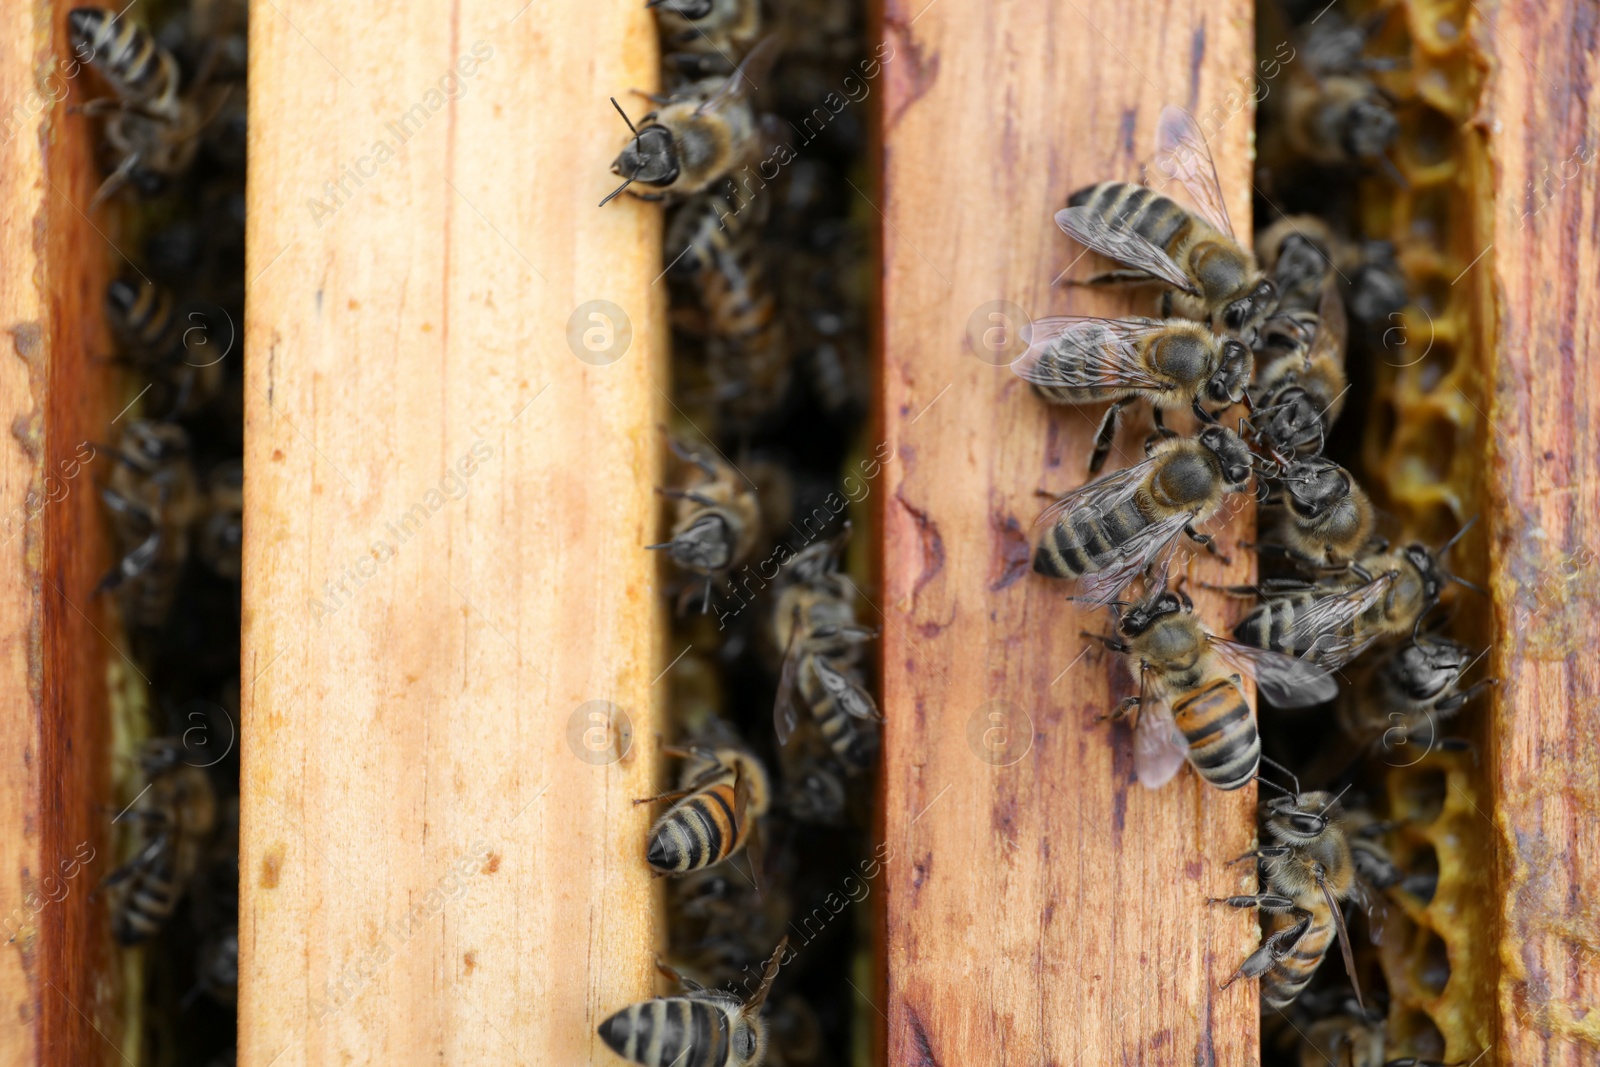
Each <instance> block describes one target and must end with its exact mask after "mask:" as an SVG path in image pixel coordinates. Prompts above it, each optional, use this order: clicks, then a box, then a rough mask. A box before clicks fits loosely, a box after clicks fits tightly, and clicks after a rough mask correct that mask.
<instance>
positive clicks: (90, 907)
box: [0, 4, 136, 1064]
mask: <svg viewBox="0 0 1600 1067" xmlns="http://www.w3.org/2000/svg"><path fill="white" fill-rule="evenodd" d="M65 21H66V7H65V6H62V7H60V8H59V9H56V8H54V7H53V6H52V5H29V4H7V5H4V6H0V25H3V27H4V32H3V35H0V36H3V39H4V41H5V44H4V49H5V61H4V62H0V247H3V248H4V249H5V250H6V254H5V260H4V265H3V267H0V324H3V328H4V329H5V331H6V333H7V335H8V336H7V337H6V338H5V343H6V345H7V347H8V350H9V352H10V353H11V354H10V356H8V357H6V358H4V359H3V360H0V418H3V420H4V425H5V428H6V432H5V434H4V436H3V438H0V614H3V622H0V635H3V636H0V686H3V688H4V692H5V693H6V694H7V695H8V698H9V700H8V706H7V712H6V714H5V715H4V716H0V718H3V723H0V746H3V749H0V751H3V753H4V755H3V758H0V872H3V875H0V925H3V926H4V930H5V932H4V934H3V935H0V941H3V942H4V948H5V951H4V952H0V1013H3V1016H4V1018H5V1020H6V1022H5V1025H4V1026H0V1063H6V1064H34V1063H41V1064H42V1063H83V1064H107V1063H113V1062H120V1057H121V1054H122V1052H123V1051H124V1050H125V1051H127V1052H128V1053H130V1054H136V1047H135V1044H134V1042H133V1038H132V1036H131V1033H130V1030H129V1025H130V1016H129V1014H128V1011H127V1005H125V1004H124V1003H123V999H122V997H123V993H124V990H125V987H124V985H123V983H122V982H121V981H120V979H119V977H118V973H117V971H116V969H115V968H116V963H115V958H114V954H113V950H112V948H111V943H110V928H109V920H108V914H107V910H106V906H105V901H104V899H103V898H93V899H91V897H90V893H91V891H92V890H93V888H94V885H95V883H96V882H97V881H98V880H99V879H100V878H101V877H103V876H104V875H105V874H106V873H108V872H109V871H110V870H111V868H112V867H113V866H114V864H115V857H114V854H113V850H112V846H111V841H110V834H109V819H108V817H107V815H106V814H105V810H106V806H107V805H109V804H110V803H111V802H112V793H111V774H110V763H111V758H110V757H111V728H110V715H109V711H108V704H107V693H106V678H107V662H108V660H110V659H111V658H113V657H119V656H121V654H122V653H121V651H119V649H120V647H121V638H120V637H118V636H117V635H118V633H119V631H118V628H117V625H116V623H115V620H114V618H113V616H114V612H113V611H111V610H108V606H109V601H107V600H105V599H102V598H97V597H95V596H94V594H93V589H94V587H95V584H96V583H97V582H98V580H99V578H100V576H101V575H102V574H103V573H104V572H105V570H106V568H107V567H108V565H109V561H110V558H111V557H110V552H109V548H108V544H109V531H108V529H107V528H106V526H105V523H104V519H103V517H102V515H101V513H100V508H99V502H98V500H97V499H96V492H95V483H96V479H97V478H102V479H103V478H104V477H105V475H106V473H107V472H108V468H107V467H106V459H105V458H104V452H103V450H102V451H99V452H98V453H96V454H95V458H94V459H89V460H87V461H86V462H79V458H80V457H81V456H82V455H87V454H89V453H90V450H89V449H86V446H85V442H89V441H103V440H105V437H106V427H107V424H108V423H109V421H110V419H111V418H112V416H113V415H114V414H115V413H116V410H117V408H119V407H121V405H122V401H121V400H120V399H116V400H114V399H113V394H112V389H113V387H114V376H113V375H112V374H111V373H109V372H108V369H107V367H106V365H105V364H104V363H102V362H98V361H96V360H95V359H94V357H95V356H96V355H99V354H100V353H104V352H106V351H108V350H109V349H108V348H107V345H106V340H105V337H104V335H103V333H102V332H101V329H100V325H99V323H100V315H99V307H100V296H101V293H103V292H104V288H105V282H106V278H107V276H108V272H109V271H110V269H111V265H112V262H113V257H114V256H115V255H116V250H115V247H114V243H115V240H116V236H117V231H116V227H115V223H114V221H113V220H110V219H107V218H100V219H98V220H96V221H95V222H91V221H90V220H89V219H88V218H87V217H86V216H84V214H83V213H82V212H81V211H80V210H79V207H80V206H81V205H86V204H87V203H88V202H89V199H90V197H91V196H92V195H93V193H94V189H95V186H96V185H97V184H98V180H99V179H98V177H97V175H96V173H95V168H94V163H93V159H92V146H93V136H94V135H93V131H92V130H91V129H90V128H89V126H88V124H87V123H86V122H85V121H84V120H83V119H82V118H80V117H78V116H75V115H69V114H68V112H67V107H68V106H69V105H71V104H81V103H83V102H84V101H85V100H86V99H91V98H93V97H94V96H95V95H98V92H99V89H98V87H97V85H96V84H95V83H94V81H93V79H92V78H91V77H90V76H89V75H88V74H87V73H85V72H84V71H83V70H82V68H81V67H79V66H78V65H77V64H75V63H72V62H71V61H70V60H69V59H64V58H63V57H69V56H70V54H71V53H70V50H69V48H68V46H67V44H66V26H65ZM80 449H85V451H83V452H80ZM95 459H98V460H99V462H98V463H96V462H95ZM114 641H115V642H116V643H113V642H114Z"/></svg>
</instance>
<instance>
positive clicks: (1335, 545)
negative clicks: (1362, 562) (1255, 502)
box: [1273, 459, 1377, 567]
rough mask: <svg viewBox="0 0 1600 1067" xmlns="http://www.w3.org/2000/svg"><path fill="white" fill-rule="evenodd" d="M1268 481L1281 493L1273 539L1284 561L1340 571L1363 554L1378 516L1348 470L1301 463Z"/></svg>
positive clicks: (1316, 461) (1326, 463)
mask: <svg viewBox="0 0 1600 1067" xmlns="http://www.w3.org/2000/svg"><path fill="white" fill-rule="evenodd" d="M1273 482H1274V484H1275V485H1277V486H1280V487H1281V488H1282V493H1281V494H1280V495H1279V496H1278V497H1277V498H1276V503H1277V504H1278V508H1277V509H1276V510H1278V511H1279V513H1280V514H1279V517H1278V519H1277V521H1276V524H1275V526H1274V527H1273V529H1274V535H1275V539H1276V542H1277V544H1278V546H1281V548H1282V550H1283V551H1284V552H1286V553H1287V554H1288V555H1289V556H1291V557H1293V558H1294V559H1297V560H1300V561H1301V562H1303V563H1309V564H1311V565H1312V566H1315V567H1339V566H1343V565H1345V564H1348V563H1349V562H1350V561H1351V560H1353V559H1355V558H1356V557H1358V556H1359V555H1360V554H1361V553H1362V552H1363V551H1364V550H1365V549H1366V547H1367V543H1368V542H1369V541H1370V540H1371V539H1372V530H1373V526H1374V525H1375V524H1376V522H1377V512H1376V511H1375V510H1374V509H1373V507H1372V501H1371V500H1370V499H1369V498H1368V497H1367V494H1366V491H1365V490H1363V489H1362V488H1361V486H1360V485H1359V484H1358V483H1357V482H1356V480H1355V479H1354V478H1353V477H1351V475H1350V472H1349V471H1347V470H1345V469H1344V468H1343V467H1341V466H1339V465H1338V464H1337V463H1334V462H1333V461H1332V460H1326V459H1314V460H1301V461H1300V462H1298V463H1295V464H1294V465H1293V466H1291V467H1290V468H1289V469H1288V470H1286V471H1284V472H1283V474H1282V476H1280V477H1278V478H1275V479H1273Z"/></svg>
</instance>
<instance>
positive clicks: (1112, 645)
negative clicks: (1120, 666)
mask: <svg viewBox="0 0 1600 1067" xmlns="http://www.w3.org/2000/svg"><path fill="white" fill-rule="evenodd" d="M1078 636H1079V637H1087V638H1089V639H1090V640H1091V641H1099V642H1100V643H1101V644H1103V645H1105V646H1106V647H1107V648H1109V649H1110V650H1111V651H1113V652H1123V653H1126V652H1132V651H1133V649H1132V648H1131V647H1130V646H1128V645H1126V644H1124V643H1122V642H1121V641H1118V640H1117V639H1116V638H1114V637H1107V636H1105V635H1104V634H1092V633H1090V632H1089V631H1088V630H1083V631H1081V632H1079V634H1078Z"/></svg>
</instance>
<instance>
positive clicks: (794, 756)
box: [779, 721, 850, 826]
mask: <svg viewBox="0 0 1600 1067" xmlns="http://www.w3.org/2000/svg"><path fill="white" fill-rule="evenodd" d="M779 755H780V756H781V757H782V759H783V781H784V788H783V792H782V794H781V797H780V803H781V805H782V807H783V809H784V810H785V811H786V812H787V813H788V814H789V816H790V817H792V818H793V819H795V820H796V821H797V822H803V823H813V824H821V825H824V826H837V825H839V824H841V823H843V822H844V821H845V815H846V812H847V810H848V808H849V804H850V791H849V787H848V785H847V783H846V776H847V772H846V770H845V768H844V767H842V766H840V764H839V762H838V761H837V760H836V759H834V757H833V750H832V748H831V747H830V746H829V745H828V743H827V741H826V740H825V739H824V738H823V737H822V734H821V731H820V729H819V728H818V727H817V725H816V723H815V722H805V721H801V723H800V727H799V729H798V730H797V731H796V736H794V737H792V738H791V739H790V740H789V742H788V743H787V744H785V745H784V746H783V747H782V748H780V749H779Z"/></svg>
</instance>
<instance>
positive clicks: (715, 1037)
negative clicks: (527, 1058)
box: [599, 937, 789, 1067]
mask: <svg viewBox="0 0 1600 1067" xmlns="http://www.w3.org/2000/svg"><path fill="white" fill-rule="evenodd" d="M788 948H789V939H788V938H787V937H785V938H784V939H783V940H782V941H780V942H778V947H777V949H776V950H775V951H774V952H773V953H772V958H771V959H769V960H768V961H767V963H766V966H765V968H764V969H763V971H762V974H761V984H760V985H758V986H757V987H756V989H755V992H753V993H751V994H750V997H749V999H748V1000H740V999H739V998H738V997H737V996H735V995H734V994H732V993H728V992H724V991H723V990H720V989H706V988H704V987H703V986H701V985H700V984H699V983H698V982H693V981H690V980H689V979H687V978H685V977H683V976H682V975H680V974H679V973H678V972H677V971H675V970H673V969H672V968H671V967H668V966H667V965H666V964H664V963H662V962H661V961H659V960H657V961H656V969H657V970H659V971H660V972H661V973H662V974H663V975H664V976H666V977H667V978H668V979H669V980H671V981H673V982H676V983H677V984H678V985H679V986H681V987H682V988H683V989H684V990H685V993H684V994H683V995H679V996H669V997H657V998H656V999H654V1000H646V1001H643V1002H642V1003H639V1004H632V1005H629V1006H628V1007H626V1008H623V1009H622V1010H621V1011H619V1012H617V1013H616V1014H615V1015H612V1016H611V1017H610V1018H608V1019H606V1020H605V1021H604V1022H602V1023H601V1024H600V1028H599V1034H600V1040H602V1041H604V1042H605V1043H606V1047H608V1048H610V1049H611V1051H613V1052H615V1053H616V1054H617V1055H619V1056H621V1057H622V1058H623V1059H625V1060H629V1061H631V1062H633V1063H638V1064H643V1065H644V1067H760V1065H761V1064H762V1063H763V1062H764V1061H765V1059H766V1052H767V1025H766V1021H765V1020H764V1019H762V1017H761V1006H762V1004H764V1003H765V1002H766V999H767V994H768V993H769V992H770V991H771V989H772V983H773V981H774V980H775V979H776V978H777V977H778V969H779V967H780V966H782V964H783V963H784V962H785V961H784V953H785V952H787V951H788Z"/></svg>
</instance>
